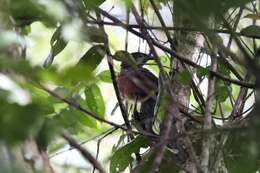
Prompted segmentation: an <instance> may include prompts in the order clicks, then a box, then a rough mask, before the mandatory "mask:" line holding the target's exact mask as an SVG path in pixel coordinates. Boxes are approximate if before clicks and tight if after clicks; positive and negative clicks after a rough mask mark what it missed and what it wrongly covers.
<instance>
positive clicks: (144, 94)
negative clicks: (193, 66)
mask: <svg viewBox="0 0 260 173" xmlns="http://www.w3.org/2000/svg"><path fill="white" fill-rule="evenodd" d="M131 55H132V57H133V58H134V59H135V61H136V65H137V67H136V66H135V67H134V66H132V65H130V64H128V63H126V62H122V63H121V71H120V74H119V76H118V78H117V84H118V88H119V91H120V93H121V96H122V97H123V98H124V99H130V100H133V101H138V102H141V108H140V113H138V115H137V114H136V112H135V113H134V119H135V120H136V121H138V123H139V124H140V125H141V128H142V130H145V131H147V132H153V130H152V126H153V121H154V108H155V103H156V96H157V93H158V78H157V77H156V76H155V75H154V74H153V73H152V72H150V71H149V70H148V69H146V68H144V67H143V65H145V63H146V62H147V61H148V60H150V59H152V58H151V57H150V56H149V55H147V54H144V53H140V52H135V53H132V54H131Z"/></svg>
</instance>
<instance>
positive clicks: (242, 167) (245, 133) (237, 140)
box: [223, 128, 260, 173]
mask: <svg viewBox="0 0 260 173" xmlns="http://www.w3.org/2000/svg"><path fill="white" fill-rule="evenodd" d="M257 132H258V131H257V129H255V128H250V129H242V130H237V131H233V132H232V133H231V134H230V135H229V138H228V140H227V142H226V145H225V147H224V149H225V150H224V152H223V153H224V159H225V164H226V166H227V168H228V170H229V172H231V173H253V172H257V170H259V163H260V151H259V146H260V141H259V137H258V136H259V135H258V134H257Z"/></svg>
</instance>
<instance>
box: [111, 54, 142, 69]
mask: <svg viewBox="0 0 260 173" xmlns="http://www.w3.org/2000/svg"><path fill="white" fill-rule="evenodd" d="M113 58H114V59H115V60H117V61H121V62H124V63H127V64H129V65H131V66H133V67H134V68H137V64H136V61H135V59H134V57H133V56H132V55H131V54H130V53H128V52H127V51H123V50H120V51H117V52H116V53H115V54H114V56H113Z"/></svg>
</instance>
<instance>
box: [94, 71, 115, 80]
mask: <svg viewBox="0 0 260 173" xmlns="http://www.w3.org/2000/svg"><path fill="white" fill-rule="evenodd" d="M97 77H98V78H99V79H100V80H101V81H102V82H106V83H112V79H111V75H110V71H109V70H105V71H102V72H101V73H99V74H98V76H97Z"/></svg>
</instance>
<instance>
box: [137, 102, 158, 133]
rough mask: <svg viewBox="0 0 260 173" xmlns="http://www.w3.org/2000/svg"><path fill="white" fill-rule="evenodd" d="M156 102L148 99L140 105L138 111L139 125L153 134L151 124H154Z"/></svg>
mask: <svg viewBox="0 0 260 173" xmlns="http://www.w3.org/2000/svg"><path fill="white" fill-rule="evenodd" d="M155 104H156V100H155V99H154V98H149V99H148V100H145V101H144V102H142V103H141V109H140V120H141V121H140V123H141V126H142V128H143V129H144V130H145V131H147V132H151V133H153V123H154V108H155Z"/></svg>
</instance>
